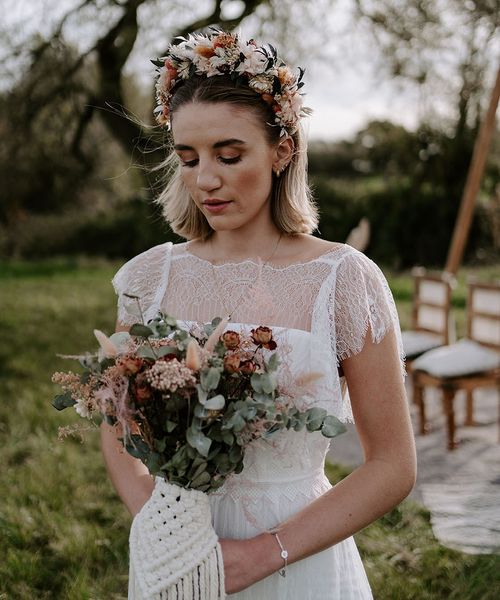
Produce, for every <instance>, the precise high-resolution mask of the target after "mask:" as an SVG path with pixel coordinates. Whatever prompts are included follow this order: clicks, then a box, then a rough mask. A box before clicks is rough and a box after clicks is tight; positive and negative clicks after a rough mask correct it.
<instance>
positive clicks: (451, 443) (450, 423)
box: [443, 388, 457, 450]
mask: <svg viewBox="0 0 500 600" xmlns="http://www.w3.org/2000/svg"><path fill="white" fill-rule="evenodd" d="M454 398H455V390H450V389H446V388H444V389H443V407H444V413H445V415H446V426H447V433H448V450H455V448H456V447H457V442H456V440H455V429H456V427H455V411H454V407H453V400H454Z"/></svg>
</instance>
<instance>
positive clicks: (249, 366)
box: [240, 360, 257, 375]
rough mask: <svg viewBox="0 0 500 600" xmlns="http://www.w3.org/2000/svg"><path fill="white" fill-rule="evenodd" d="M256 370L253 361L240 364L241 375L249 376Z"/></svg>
mask: <svg viewBox="0 0 500 600" xmlns="http://www.w3.org/2000/svg"><path fill="white" fill-rule="evenodd" d="M256 368H257V365H256V364H255V363H254V362H253V360H244V361H243V362H242V363H241V364H240V371H241V372H242V373H243V375H251V374H252V373H254V372H255V369H256Z"/></svg>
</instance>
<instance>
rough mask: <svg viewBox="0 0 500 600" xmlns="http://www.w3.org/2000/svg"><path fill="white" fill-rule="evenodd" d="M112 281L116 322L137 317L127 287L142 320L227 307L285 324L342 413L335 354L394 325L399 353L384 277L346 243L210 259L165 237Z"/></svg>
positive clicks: (319, 388) (202, 314)
mask: <svg viewBox="0 0 500 600" xmlns="http://www.w3.org/2000/svg"><path fill="white" fill-rule="evenodd" d="M113 285H114V287H115V290H116V292H117V293H118V319H119V321H120V322H121V323H123V324H124V325H130V324H132V323H135V322H137V321H138V320H139V315H140V314H141V313H140V311H138V310H137V301H136V300H134V299H131V298H130V297H129V296H130V295H133V296H138V297H139V298H140V303H141V309H142V315H143V316H144V319H145V320H146V322H147V321H148V320H149V319H152V318H153V317H154V316H155V315H156V313H157V312H158V310H162V311H163V312H166V313H168V314H170V315H173V316H175V317H176V318H178V319H181V320H185V321H191V322H198V323H204V322H207V321H211V320H212V319H213V318H214V317H216V316H223V315H225V314H226V313H227V312H228V311H230V312H231V314H232V318H233V321H235V322H239V323H247V324H259V325H267V326H270V327H272V328H273V329H275V328H280V329H281V330H283V331H284V330H289V331H290V332H291V335H292V336H293V342H292V340H291V338H290V345H291V346H292V347H294V346H295V344H296V340H299V339H300V343H299V344H298V346H300V348H301V356H302V357H303V362H304V364H305V365H307V367H306V368H311V369H312V368H313V367H314V370H315V371H316V370H317V369H318V367H319V366H320V367H321V371H322V377H321V379H320V380H319V381H318V382H317V383H316V384H315V386H314V393H315V401H316V403H319V404H320V405H322V406H324V407H325V408H327V409H328V411H329V412H330V413H331V414H333V415H335V416H337V417H338V418H339V419H341V420H343V421H352V420H353V417H352V410H351V406H350V403H349V399H348V396H347V395H346V394H342V386H341V381H340V378H339V374H338V366H339V364H340V362H341V361H342V360H344V359H346V358H349V357H350V356H353V355H354V354H357V353H359V352H360V351H361V350H362V348H363V345H364V341H365V338H366V336H367V335H370V336H371V338H372V340H373V341H374V342H377V343H378V342H380V341H381V340H382V339H383V338H384V337H385V335H386V334H387V332H389V331H394V332H395V334H396V337H397V341H398V345H399V349H400V353H401V357H402V359H403V353H402V344H401V339H400V330H399V321H398V316H397V311H396V307H395V304H394V300H393V298H392V294H391V291H390V289H389V286H388V284H387V281H386V279H385V277H384V275H383V274H382V272H381V271H380V269H379V268H378V267H377V265H375V263H373V262H372V261H371V260H370V259H369V258H367V257H366V256H365V255H364V254H362V253H361V252H358V251H357V250H355V249H354V248H352V247H350V246H348V245H346V244H336V245H334V246H333V247H332V249H331V250H330V251H328V252H326V253H324V254H322V255H321V256H319V257H317V258H315V259H313V260H308V261H305V262H299V263H294V264H292V265H285V266H283V265H274V264H262V263H259V262H255V261H252V260H246V261H242V262H226V263H223V264H218V265H213V264H212V263H210V262H209V261H207V260H204V259H202V258H199V257H197V256H195V255H194V254H192V253H191V252H190V250H189V247H188V245H187V244H186V243H183V244H176V245H172V244H171V243H170V242H168V243H165V244H160V245H159V246H155V247H153V248H150V249H149V250H147V251H146V252H143V253H142V254H139V255H138V256H136V257H134V258H133V259H131V260H130V261H128V262H127V263H126V264H125V265H123V266H122V268H121V269H120V270H119V271H118V273H117V274H116V275H115V277H114V279H113ZM300 334H309V336H307V335H306V336H305V337H304V336H302V337H300V338H299V336H300ZM289 337H290V336H289ZM306 337H307V339H308V342H307V343H306V342H305V339H306ZM294 353H295V350H294ZM295 364H296V363H295ZM303 370H304V369H300V372H303ZM402 372H403V371H402Z"/></svg>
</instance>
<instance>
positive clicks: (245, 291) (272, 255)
mask: <svg viewBox="0 0 500 600" xmlns="http://www.w3.org/2000/svg"><path fill="white" fill-rule="evenodd" d="M282 235H283V234H282V233H280V234H279V237H278V240H277V242H276V244H275V245H274V249H273V251H272V253H271V254H270V255H269V256H268V257H267V258H266V260H265V261H264V262H263V263H262V264H259V276H260V274H261V273H262V269H263V268H264V267H265V266H266V265H267V264H268V263H269V261H270V260H271V259H272V258H273V257H274V255H275V254H276V251H277V250H278V246H279V244H280V242H281V237H282ZM210 243H212V242H210ZM210 265H211V266H212V274H213V278H214V281H215V293H216V295H217V299H218V300H219V302H220V304H221V306H222V307H223V308H224V310H225V311H226V314H227V319H228V320H229V321H231V318H232V316H233V312H234V311H235V309H236V307H237V306H238V305H239V304H240V302H241V301H242V300H243V298H244V296H245V295H246V294H247V293H248V290H247V289H245V290H244V291H243V293H242V294H241V295H240V296H239V297H238V299H237V301H236V302H235V303H234V304H233V305H232V306H231V308H230V309H229V308H228V307H227V305H226V303H225V302H224V300H223V299H222V297H221V294H220V293H219V292H220V289H221V287H222V286H221V285H220V282H219V278H218V277H217V272H216V269H215V265H214V264H213V263H212V262H210ZM255 283H256V281H254V282H253V285H252V287H253V286H254V285H255ZM252 287H251V288H250V289H252Z"/></svg>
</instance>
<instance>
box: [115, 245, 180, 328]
mask: <svg viewBox="0 0 500 600" xmlns="http://www.w3.org/2000/svg"><path fill="white" fill-rule="evenodd" d="M171 247H172V244H171V243H170V242H168V243H166V244H160V245H159V246H154V247H153V248H150V249H149V250H146V251H145V252H143V253H142V254H138V255H137V256H135V257H134V258H132V259H131V260H129V261H128V262H126V263H125V264H124V265H123V266H122V267H121V268H120V269H119V270H118V272H117V273H116V274H115V276H114V277H113V279H112V281H111V283H112V284H113V287H114V289H115V292H116V294H117V295H118V321H119V322H120V323H121V324H122V325H133V324H134V323H138V322H141V320H142V319H141V311H142V316H143V317H144V320H145V322H146V323H147V322H148V321H149V320H150V319H152V318H153V317H154V316H155V314H156V312H157V311H158V310H159V309H160V304H161V301H162V299H163V295H164V293H165V289H166V284H167V278H168V270H169V265H170V252H171ZM127 295H130V296H137V297H138V298H139V302H140V310H139V307H138V303H137V300H134V299H133V298H129V297H127Z"/></svg>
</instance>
